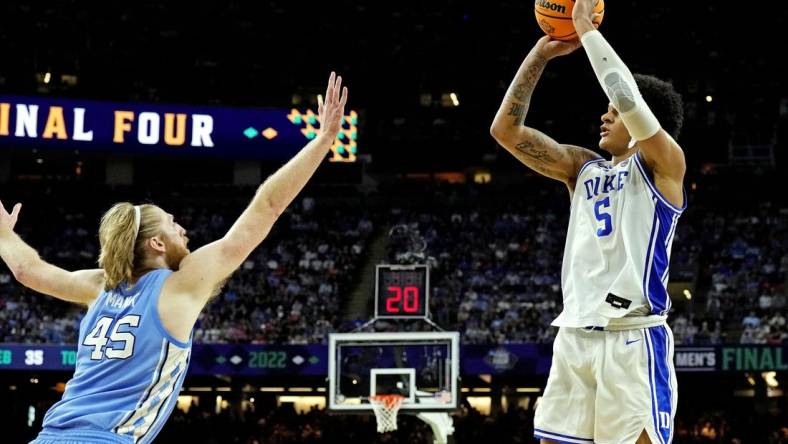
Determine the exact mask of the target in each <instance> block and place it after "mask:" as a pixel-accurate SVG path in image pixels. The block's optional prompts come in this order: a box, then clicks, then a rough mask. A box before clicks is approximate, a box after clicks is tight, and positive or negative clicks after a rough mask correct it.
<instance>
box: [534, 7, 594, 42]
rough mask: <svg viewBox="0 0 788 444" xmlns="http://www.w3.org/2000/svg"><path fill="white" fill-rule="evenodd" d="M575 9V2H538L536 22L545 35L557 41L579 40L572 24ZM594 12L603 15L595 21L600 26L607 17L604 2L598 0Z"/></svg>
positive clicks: (535, 12) (535, 10)
mask: <svg viewBox="0 0 788 444" xmlns="http://www.w3.org/2000/svg"><path fill="white" fill-rule="evenodd" d="M574 7H575V0H536V2H535V3H534V14H536V22H537V23H539V27H540V28H542V31H544V33H545V34H547V35H549V36H550V37H552V38H554V39H556V40H572V39H575V38H577V33H576V32H575V25H574V24H572V9H573V8H574ZM594 12H596V13H597V14H601V16H599V17H598V18H596V19H594V23H596V25H597V26H599V24H600V23H602V18H603V17H604V15H605V2H604V0H597V2H596V6H595V7H594Z"/></svg>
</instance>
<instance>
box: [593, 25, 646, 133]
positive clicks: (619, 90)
mask: <svg viewBox="0 0 788 444" xmlns="http://www.w3.org/2000/svg"><path fill="white" fill-rule="evenodd" d="M580 42H581V43H582V44H583V49H585V51H586V55H588V60H589V61H591V66H592V67H593V68H594V73H596V77H597V79H599V84H600V85H602V89H603V90H604V91H605V94H606V95H607V98H608V99H610V103H611V104H612V105H613V107H614V108H616V110H617V111H618V113H619V116H621V120H623V122H624V126H626V128H627V131H629V135H630V136H632V138H633V139H635V140H645V139H648V138H649V137H651V136H653V135H654V134H656V133H657V131H659V130H660V128H661V127H660V125H659V121H658V120H657V118H656V116H654V113H652V112H651V109H649V107H648V105H647V104H646V102H645V101H644V100H643V97H642V96H641V95H640V91H639V90H638V87H637V83H636V82H635V78H634V77H633V76H632V73H631V72H630V71H629V69H628V68H627V66H626V65H625V64H624V62H623V61H621V59H620V58H619V57H618V54H616V52H615V51H614V50H613V47H611V46H610V44H609V43H608V42H607V40H605V38H604V37H602V33H600V32H599V31H589V32H586V33H585V34H583V36H582V37H581V38H580Z"/></svg>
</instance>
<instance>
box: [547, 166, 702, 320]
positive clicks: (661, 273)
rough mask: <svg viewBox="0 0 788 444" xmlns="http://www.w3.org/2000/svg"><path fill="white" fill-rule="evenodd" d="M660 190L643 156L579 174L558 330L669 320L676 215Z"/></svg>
mask: <svg viewBox="0 0 788 444" xmlns="http://www.w3.org/2000/svg"><path fill="white" fill-rule="evenodd" d="M683 199H684V206H683V207H682V208H677V207H675V206H674V205H672V204H671V203H670V202H668V201H667V200H666V199H665V198H664V196H662V195H661V194H660V193H659V191H658V190H657V188H656V186H655V184H654V180H653V177H652V176H651V172H650V171H649V170H648V169H647V168H646V167H645V165H644V164H643V160H642V159H641V158H640V153H636V154H635V155H633V156H631V157H629V158H628V159H626V160H624V161H622V162H619V164H618V165H612V164H611V163H610V162H608V161H606V160H605V159H594V160H591V161H588V162H586V163H585V164H583V166H582V167H581V168H580V171H578V175H577V183H576V185H575V190H574V193H573V196H572V206H571V214H570V217H569V230H568V232H567V236H566V246H565V248H564V261H563V265H562V270H561V286H562V290H563V296H564V308H563V311H562V312H561V314H560V315H559V316H558V317H557V318H556V319H555V321H553V325H554V326H557V327H590V326H594V327H608V328H610V329H628V328H640V327H642V326H644V325H649V324H653V323H657V322H664V320H665V318H666V315H667V312H668V310H669V309H670V305H671V302H670V296H669V295H668V291H667V283H668V264H669V263H670V249H671V245H672V243H673V235H674V234H675V232H676V224H677V222H678V219H679V216H681V213H682V212H683V211H684V208H686V206H687V198H686V193H684V195H683Z"/></svg>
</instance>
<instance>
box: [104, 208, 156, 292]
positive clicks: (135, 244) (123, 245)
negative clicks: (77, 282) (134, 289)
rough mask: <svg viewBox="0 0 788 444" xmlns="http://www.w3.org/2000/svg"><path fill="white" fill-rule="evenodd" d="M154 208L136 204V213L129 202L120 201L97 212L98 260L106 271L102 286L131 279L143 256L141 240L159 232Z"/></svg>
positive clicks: (110, 286) (143, 250)
mask: <svg viewBox="0 0 788 444" xmlns="http://www.w3.org/2000/svg"><path fill="white" fill-rule="evenodd" d="M157 209H158V207H157V206H155V205H140V206H139V216H138V215H137V211H138V210H137V209H136V208H135V206H134V205H133V204H131V203H129V202H121V203H117V204H115V205H113V206H112V208H110V209H109V210H108V211H107V212H106V213H104V215H103V216H101V225H100V226H99V244H100V245H101V253H100V254H99V260H98V263H99V267H101V268H103V269H104V274H105V275H106V281H105V284H104V289H105V290H107V291H109V290H112V289H113V288H115V287H117V286H118V285H120V284H121V283H122V282H126V283H127V284H130V283H131V282H132V279H133V277H134V272H135V271H137V269H138V268H139V267H140V266H141V265H142V260H143V259H144V257H145V241H146V240H148V239H150V238H152V237H153V236H156V235H158V234H160V233H161V214H160V213H159V212H158V211H156V210H157ZM138 217H139V220H138V219H137V218H138ZM137 223H139V227H138V226H137Z"/></svg>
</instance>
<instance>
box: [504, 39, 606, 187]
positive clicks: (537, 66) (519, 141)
mask: <svg viewBox="0 0 788 444" xmlns="http://www.w3.org/2000/svg"><path fill="white" fill-rule="evenodd" d="M578 47H579V42H577V41H575V42H562V41H558V40H551V39H550V37H548V36H544V37H542V38H541V39H539V41H538V42H537V43H536V45H535V46H534V48H533V49H532V50H531V52H530V53H529V54H528V56H527V57H526V58H525V60H523V63H522V64H521V65H520V69H519V70H518V71H517V74H516V75H515V77H514V80H513V81H512V83H511V85H510V86H509V89H508V90H507V92H506V96H505V97H504V99H503V102H501V106H500V108H498V113H497V114H496V115H495V120H493V124H492V127H491V128H490V134H492V136H493V137H494V138H495V140H496V141H498V143H499V144H501V146H503V147H504V148H505V149H506V150H507V151H509V152H510V153H512V155H513V156H514V157H516V158H517V159H518V160H519V161H520V162H522V163H524V164H525V165H527V166H528V167H529V168H531V169H532V170H534V171H537V172H539V173H541V174H543V175H545V176H547V177H550V178H553V179H556V180H560V181H562V182H564V183H566V184H567V186H569V188H570V192H571V190H572V189H574V179H575V177H576V175H577V171H578V169H579V168H580V166H581V165H582V164H583V163H584V162H586V161H587V160H590V159H595V158H598V157H599V155H597V154H596V153H594V152H593V151H590V150H587V149H585V148H581V147H578V146H573V145H563V144H560V143H558V142H556V141H555V140H553V139H552V138H551V137H549V136H547V135H545V134H543V133H542V132H540V131H538V130H536V129H533V128H530V127H528V126H525V125H524V122H525V116H526V114H527V112H528V108H529V106H530V104H531V95H532V94H533V92H534V88H535V87H536V83H537V81H538V80H539V77H540V76H541V75H542V72H543V71H544V69H545V66H546V65H547V62H548V61H549V60H551V59H553V58H555V57H558V56H561V55H565V54H569V53H571V52H572V51H574V50H575V49H577V48H578Z"/></svg>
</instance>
